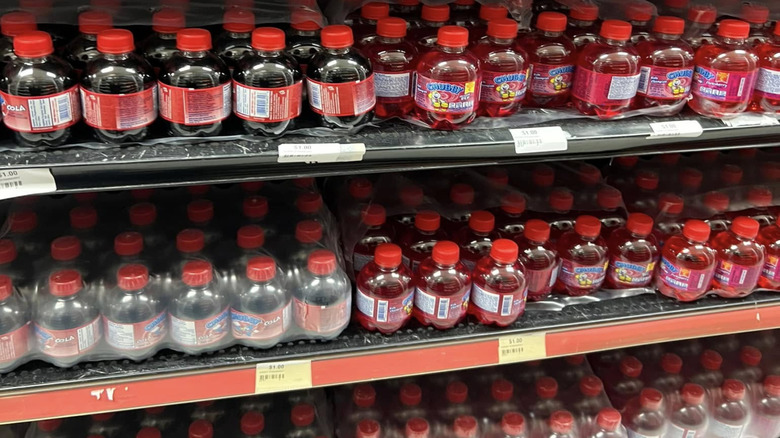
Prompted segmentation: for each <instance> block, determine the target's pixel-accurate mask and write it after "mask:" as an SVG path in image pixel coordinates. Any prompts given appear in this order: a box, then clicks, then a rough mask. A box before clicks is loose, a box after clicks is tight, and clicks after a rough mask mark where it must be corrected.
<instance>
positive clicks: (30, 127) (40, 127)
mask: <svg viewBox="0 0 780 438" xmlns="http://www.w3.org/2000/svg"><path fill="white" fill-rule="evenodd" d="M0 99H2V103H1V106H0V108H2V112H3V121H4V122H5V125H6V126H8V128H9V129H12V130H14V131H19V132H53V131H57V130H60V129H65V128H67V127H70V126H73V125H75V124H76V122H78V121H79V120H80V119H81V103H80V102H79V87H78V86H74V87H71V88H70V89H68V90H65V91H63V92H61V93H57V94H49V95H47V96H36V97H27V96H14V95H11V94H8V93H3V92H0Z"/></svg>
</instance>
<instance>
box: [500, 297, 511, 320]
mask: <svg viewBox="0 0 780 438" xmlns="http://www.w3.org/2000/svg"><path fill="white" fill-rule="evenodd" d="M513 299H514V297H513V296H512V295H504V297H503V298H502V299H501V316H508V315H510V314H511V313H512V300H513Z"/></svg>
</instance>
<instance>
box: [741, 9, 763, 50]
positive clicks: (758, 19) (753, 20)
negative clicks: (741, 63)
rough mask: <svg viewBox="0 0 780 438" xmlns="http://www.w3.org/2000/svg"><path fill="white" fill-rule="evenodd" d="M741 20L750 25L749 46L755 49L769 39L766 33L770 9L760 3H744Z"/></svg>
mask: <svg viewBox="0 0 780 438" xmlns="http://www.w3.org/2000/svg"><path fill="white" fill-rule="evenodd" d="M739 15H740V18H742V19H743V20H745V21H747V22H748V23H749V24H750V37H748V44H749V45H751V46H753V47H755V46H757V45H759V44H761V43H765V42H766V41H767V40H768V39H769V35H768V33H767V32H766V30H767V29H766V28H767V22H768V21H769V8H768V7H766V6H764V5H762V4H758V3H743V4H742V9H741V11H740V14H739Z"/></svg>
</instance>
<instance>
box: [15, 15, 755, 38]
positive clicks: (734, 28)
mask: <svg viewBox="0 0 780 438" xmlns="http://www.w3.org/2000/svg"><path fill="white" fill-rule="evenodd" d="M718 36H722V37H725V38H736V39H745V38H747V37H748V36H750V24H748V23H746V22H744V21H742V20H731V19H725V20H721V22H720V24H719V25H718ZM14 42H16V41H14Z"/></svg>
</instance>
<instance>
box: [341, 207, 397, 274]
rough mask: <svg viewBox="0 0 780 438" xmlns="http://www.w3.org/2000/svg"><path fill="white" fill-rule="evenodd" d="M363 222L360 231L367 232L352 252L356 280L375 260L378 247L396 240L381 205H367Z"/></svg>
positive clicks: (363, 213) (362, 213) (362, 214)
mask: <svg viewBox="0 0 780 438" xmlns="http://www.w3.org/2000/svg"><path fill="white" fill-rule="evenodd" d="M361 222H362V225H361V228H360V230H362V227H366V230H365V232H364V233H363V234H362V237H361V238H360V240H358V241H357V243H356V244H355V247H354V248H353V251H352V269H353V270H354V272H353V274H354V276H355V278H357V276H358V274H359V273H360V270H361V269H363V266H365V265H366V264H368V263H369V262H370V261H371V260H373V258H374V251H375V250H376V248H377V246H379V245H381V244H383V243H391V242H394V241H395V240H396V236H395V229H394V228H393V226H392V224H389V223H387V214H386V212H385V208H384V207H382V206H381V205H379V204H370V205H367V206H366V207H365V208H364V209H363V211H362V212H361Z"/></svg>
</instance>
